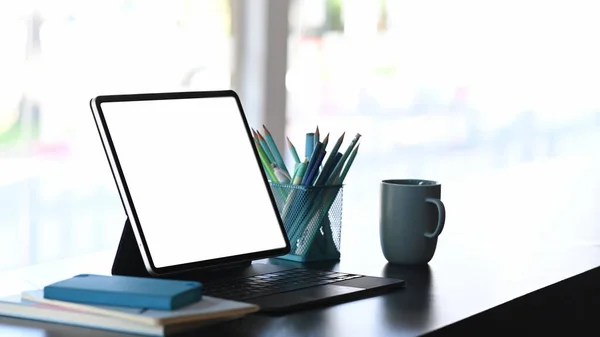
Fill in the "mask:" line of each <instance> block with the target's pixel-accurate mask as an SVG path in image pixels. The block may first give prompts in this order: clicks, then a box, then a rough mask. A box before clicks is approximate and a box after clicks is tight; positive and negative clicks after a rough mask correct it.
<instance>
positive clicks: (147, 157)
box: [90, 90, 290, 275]
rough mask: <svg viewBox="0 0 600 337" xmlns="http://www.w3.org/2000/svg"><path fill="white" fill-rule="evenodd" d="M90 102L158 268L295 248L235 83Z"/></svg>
mask: <svg viewBox="0 0 600 337" xmlns="http://www.w3.org/2000/svg"><path fill="white" fill-rule="evenodd" d="M90 108H91V110H92V114H93V116H94V120H95V122H96V126H97V129H98V133H99V135H100V140H101V142H102V144H103V146H104V151H105V153H106V156H107V159H108V163H109V166H110V169H111V170H112V174H113V177H114V179H115V183H116V186H117V189H118V191H119V194H120V197H121V201H122V203H123V207H124V209H125V213H126V214H127V216H128V217H129V220H130V222H131V226H132V228H133V231H134V234H135V238H136V240H137V243H138V246H139V248H140V253H141V255H142V259H143V260H144V264H145V266H146V269H147V270H148V272H149V273H151V274H152V275H166V274H170V273H175V272H177V273H178V272H182V271H187V270H193V269H197V268H203V267H210V266H214V265H220V264H226V263H234V262H242V261H248V260H255V259H261V258H267V257H273V256H279V255H283V254H287V253H288V252H289V250H290V244H289V242H288V239H287V236H286V235H285V230H284V227H283V223H282V221H281V218H280V216H279V213H278V211H277V206H276V204H275V199H274V198H273V195H272V194H271V190H270V188H269V184H268V180H267V177H266V175H265V172H264V170H263V168H262V166H261V162H260V158H259V156H258V153H257V151H256V148H255V146H254V140H253V138H252V134H251V130H250V128H249V126H248V122H247V120H246V117H245V115H244V111H243V109H242V105H241V103H240V99H239V97H238V96H237V95H236V93H235V92H234V91H231V90H227V91H208V92H207V91H203V92H173V93H151V94H132V95H111V96H98V97H95V98H92V99H91V100H90Z"/></svg>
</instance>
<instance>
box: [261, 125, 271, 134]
mask: <svg viewBox="0 0 600 337" xmlns="http://www.w3.org/2000/svg"><path fill="white" fill-rule="evenodd" d="M263 129H264V130H265V135H267V134H269V133H270V132H269V129H267V127H266V126H265V125H264V124H263Z"/></svg>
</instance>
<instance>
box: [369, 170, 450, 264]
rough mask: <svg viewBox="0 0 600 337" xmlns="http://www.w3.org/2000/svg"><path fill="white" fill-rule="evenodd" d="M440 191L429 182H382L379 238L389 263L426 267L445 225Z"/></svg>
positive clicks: (436, 183)
mask: <svg viewBox="0 0 600 337" xmlns="http://www.w3.org/2000/svg"><path fill="white" fill-rule="evenodd" d="M441 191H442V185H441V184H440V183H438V182H436V181H431V180H420V179H389V180H383V181H382V182H381V200H380V206H381V208H380V220H379V236H380V242H381V250H382V252H383V255H384V256H385V258H386V259H387V260H388V261H389V262H390V263H395V264H426V263H428V262H429V261H430V260H431V258H433V255H434V253H435V249H436V246H437V240H438V236H439V235H440V234H441V233H442V230H443V229H444V224H445V221H446V209H445V207H444V204H443V203H442V201H441V200H440V198H441Z"/></svg>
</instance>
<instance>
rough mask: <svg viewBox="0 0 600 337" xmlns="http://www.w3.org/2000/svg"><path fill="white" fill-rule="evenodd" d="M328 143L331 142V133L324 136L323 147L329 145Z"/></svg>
mask: <svg viewBox="0 0 600 337" xmlns="http://www.w3.org/2000/svg"><path fill="white" fill-rule="evenodd" d="M328 143H329V133H328V134H327V135H326V136H325V138H323V149H325V148H326V147H327V144H328Z"/></svg>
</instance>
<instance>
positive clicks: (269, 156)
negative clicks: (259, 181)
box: [256, 131, 277, 163]
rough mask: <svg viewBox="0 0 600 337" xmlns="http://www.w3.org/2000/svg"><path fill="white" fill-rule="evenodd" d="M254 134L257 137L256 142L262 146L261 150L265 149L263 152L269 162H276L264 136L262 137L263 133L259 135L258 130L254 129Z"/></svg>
mask: <svg viewBox="0 0 600 337" xmlns="http://www.w3.org/2000/svg"><path fill="white" fill-rule="evenodd" d="M256 136H257V137H258V142H259V143H260V146H262V148H263V151H265V154H266V155H267V158H268V159H269V161H270V162H271V163H277V161H276V160H275V157H274V156H273V153H272V152H271V150H270V149H269V145H268V144H267V142H266V141H265V138H264V137H263V135H261V134H260V132H259V131H256Z"/></svg>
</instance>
